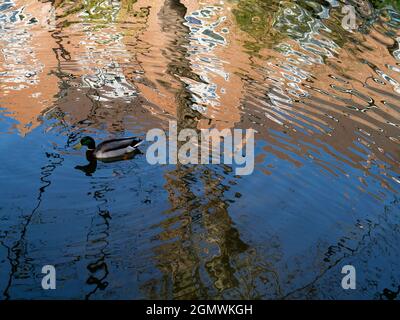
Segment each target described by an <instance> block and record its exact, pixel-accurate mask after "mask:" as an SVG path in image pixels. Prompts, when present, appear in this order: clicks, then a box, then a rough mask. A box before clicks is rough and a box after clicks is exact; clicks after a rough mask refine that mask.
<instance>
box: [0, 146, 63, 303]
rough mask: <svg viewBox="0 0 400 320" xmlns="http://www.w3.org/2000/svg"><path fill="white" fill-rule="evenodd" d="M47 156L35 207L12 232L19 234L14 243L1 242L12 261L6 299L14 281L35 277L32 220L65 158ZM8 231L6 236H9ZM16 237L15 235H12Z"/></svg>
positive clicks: (50, 154) (54, 155)
mask: <svg viewBox="0 0 400 320" xmlns="http://www.w3.org/2000/svg"><path fill="white" fill-rule="evenodd" d="M46 158H47V160H48V162H49V164H47V165H45V166H43V167H42V168H41V172H40V184H41V186H40V188H39V190H38V195H37V198H36V199H37V203H36V205H35V207H34V208H33V209H32V211H31V212H29V213H25V214H24V213H23V214H22V218H23V221H22V222H21V223H20V224H19V225H18V226H17V227H16V231H13V232H10V233H15V234H17V238H16V240H15V241H14V242H13V244H11V245H8V244H7V243H6V241H4V240H0V244H1V245H2V246H4V247H5V248H6V249H7V260H8V261H9V263H10V272H9V277H8V281H7V284H6V287H5V289H4V291H3V296H4V299H5V300H9V299H10V298H11V293H10V290H11V289H12V287H13V282H14V281H15V280H20V281H21V280H23V279H27V278H29V277H33V265H32V263H31V260H32V259H30V258H29V256H28V250H27V244H28V239H27V233H28V229H29V226H30V224H31V222H32V220H33V219H34V218H35V215H37V214H38V210H39V209H40V205H41V204H42V201H43V198H44V195H45V192H46V190H47V188H49V187H50V186H51V182H52V181H51V179H50V177H51V176H52V175H53V173H54V171H55V170H56V169H57V167H59V166H61V165H62V163H63V161H64V158H63V157H62V156H60V155H59V154H57V153H48V152H47V153H46ZM7 233H8V232H7V231H6V236H7ZM11 237H14V235H11Z"/></svg>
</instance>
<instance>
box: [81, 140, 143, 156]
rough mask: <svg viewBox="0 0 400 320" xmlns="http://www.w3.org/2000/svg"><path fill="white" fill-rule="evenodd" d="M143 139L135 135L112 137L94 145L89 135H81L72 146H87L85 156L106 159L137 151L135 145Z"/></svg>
mask: <svg viewBox="0 0 400 320" xmlns="http://www.w3.org/2000/svg"><path fill="white" fill-rule="evenodd" d="M142 142H143V140H141V139H139V138H135V137H130V138H122V139H112V140H107V141H104V142H102V143H100V144H99V145H98V146H97V147H96V143H95V141H94V139H93V138H91V137H83V138H82V139H81V141H80V142H79V143H78V144H77V145H76V146H75V147H74V148H75V149H77V150H79V149H80V148H82V146H85V147H87V157H88V158H92V159H98V160H103V161H104V160H107V159H110V160H111V159H115V158H124V157H128V156H129V155H131V154H133V153H134V152H135V151H137V147H138V146H139V145H140V144H141V143H142Z"/></svg>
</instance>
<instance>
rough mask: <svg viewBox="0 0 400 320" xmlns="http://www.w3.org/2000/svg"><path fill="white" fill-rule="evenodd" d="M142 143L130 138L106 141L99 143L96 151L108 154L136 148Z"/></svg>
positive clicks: (139, 140)
mask: <svg viewBox="0 0 400 320" xmlns="http://www.w3.org/2000/svg"><path fill="white" fill-rule="evenodd" d="M141 142H142V140H141V139H138V138H135V137H131V138H122V139H113V140H107V141H104V142H102V143H100V144H99V145H98V146H97V148H96V150H97V151H102V152H108V151H113V150H119V149H125V148H128V147H133V148H134V147H137V146H138V145H139V144H140V143H141Z"/></svg>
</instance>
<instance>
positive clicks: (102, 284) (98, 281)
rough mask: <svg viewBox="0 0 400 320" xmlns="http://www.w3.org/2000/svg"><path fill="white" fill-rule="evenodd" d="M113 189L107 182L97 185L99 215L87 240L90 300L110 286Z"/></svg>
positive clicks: (93, 220)
mask: <svg viewBox="0 0 400 320" xmlns="http://www.w3.org/2000/svg"><path fill="white" fill-rule="evenodd" d="M109 191H112V189H111V188H109V187H108V186H107V185H106V184H104V185H99V187H98V188H97V186H95V190H94V191H93V197H94V199H95V200H96V201H98V202H99V204H98V205H97V209H98V211H97V215H95V216H93V218H92V221H91V225H90V229H89V233H88V234H87V237H86V240H87V244H86V253H85V258H86V259H88V260H89V261H91V262H90V263H89V264H88V265H87V267H86V268H87V270H88V271H89V277H88V278H87V280H86V283H87V284H88V285H89V286H90V287H92V289H91V290H90V292H88V293H87V294H86V295H85V299H87V300H89V299H90V298H91V296H92V295H94V294H95V293H96V292H97V291H98V290H102V291H103V290H105V289H106V288H107V286H108V284H109V283H108V281H107V276H108V275H109V270H108V264H107V252H108V250H109V249H108V247H109V244H110V242H109V240H108V238H109V236H110V232H109V229H110V220H111V215H110V212H109V211H108V210H107V209H106V208H107V202H108V200H107V192H109Z"/></svg>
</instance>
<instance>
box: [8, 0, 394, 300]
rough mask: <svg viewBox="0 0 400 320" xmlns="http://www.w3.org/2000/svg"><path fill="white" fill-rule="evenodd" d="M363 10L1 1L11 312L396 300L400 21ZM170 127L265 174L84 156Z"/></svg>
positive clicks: (359, 6) (249, 0)
mask: <svg viewBox="0 0 400 320" xmlns="http://www.w3.org/2000/svg"><path fill="white" fill-rule="evenodd" d="M350 3H351V4H352V5H354V6H355V9H356V14H357V20H356V21H357V27H358V28H357V30H353V31H346V30H345V29H343V28H342V26H341V21H342V18H343V13H341V8H342V7H343V2H342V1H303V0H299V1H278V0H231V1H208V0H199V1H186V0H182V1H178V0H165V1H156V0H154V1H148V0H146V1H144V0H143V1H142V0H137V1H132V0H119V1H118V0H91V1H87V0H80V1H68V0H56V1H51V2H44V1H43V2H42V1H39V0H29V1H19V0H14V1H11V0H3V1H1V2H0V34H1V37H0V49H1V52H0V137H1V138H0V139H1V144H0V148H1V150H0V163H1V164H2V165H1V169H0V178H1V180H0V181H1V182H0V186H1V191H2V192H1V195H0V226H1V227H0V288H1V292H2V298H3V299H15V298H43V297H47V298H81V299H108V298H153V299H162V298H168V299H182V298H193V299H200V298H207V299H223V298H240V299H250V298H263V299H267V298H285V299H299V298H332V299H333V298H376V299H396V298H398V292H399V288H400V273H399V270H400V268H399V262H398V259H397V257H398V255H399V254H400V252H399V249H398V248H399V243H400V237H399V232H398V224H399V199H398V192H399V191H400V188H399V183H400V169H399V162H400V149H399V142H400V141H399V139H400V136H399V126H400V123H399V119H400V117H399V112H400V106H399V105H398V100H399V97H400V82H399V81H400V77H399V72H400V47H399V43H400V42H399V41H400V40H399V39H400V34H399V21H400V20H399V18H400V11H399V8H398V6H397V4H396V2H395V1H386V2H377V1H367V0H363V1H350ZM170 119H174V120H177V122H178V127H179V128H193V129H200V128H204V127H216V128H219V129H222V128H253V129H256V130H257V132H258V134H257V136H256V138H257V144H256V169H255V172H254V173H253V174H252V175H249V176H242V177H239V176H235V175H234V174H233V170H232V168H231V167H230V166H226V165H212V166H211V165H198V166H189V165H188V166H185V165H180V164H178V165H175V166H172V165H170V166H150V165H149V164H147V162H146V159H145V154H143V153H141V154H140V153H139V154H137V155H135V157H134V158H133V159H131V160H129V161H119V162H114V163H103V162H95V161H93V159H92V160H91V159H88V161H87V160H86V159H85V157H84V155H83V154H82V153H78V152H76V151H74V150H73V149H72V147H71V146H72V145H73V144H74V143H75V142H76V141H78V140H79V139H80V138H81V137H82V136H84V135H92V136H94V137H96V140H103V139H106V138H108V137H115V136H125V135H131V134H137V135H143V134H145V133H146V131H147V130H148V129H150V128H165V127H167V126H168V123H167V120H170ZM45 264H53V265H55V267H56V269H57V277H58V279H57V290H55V291H54V292H53V291H51V292H49V291H43V290H41V289H40V288H41V287H40V282H41V276H42V274H41V267H42V266H43V265H45ZM346 264H352V265H354V266H355V267H356V269H357V281H358V282H357V287H358V288H359V290H357V291H351V290H348V291H344V290H342V289H341V287H340V281H341V279H342V274H341V273H340V271H341V268H342V266H343V265H346Z"/></svg>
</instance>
